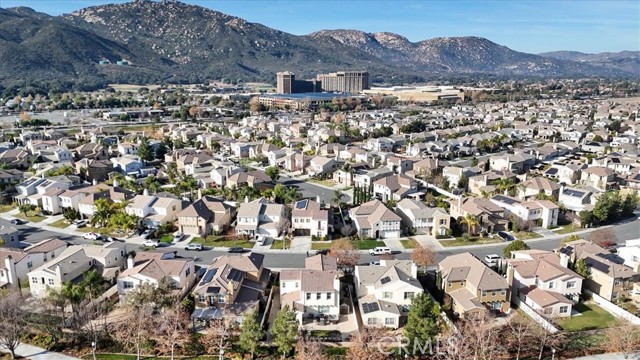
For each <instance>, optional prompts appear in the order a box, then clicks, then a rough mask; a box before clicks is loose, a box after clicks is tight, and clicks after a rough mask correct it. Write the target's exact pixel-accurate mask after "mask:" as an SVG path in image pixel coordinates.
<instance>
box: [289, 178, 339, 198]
mask: <svg viewBox="0 0 640 360" xmlns="http://www.w3.org/2000/svg"><path fill="white" fill-rule="evenodd" d="M278 182H280V183H282V184H284V185H286V186H295V187H297V188H298V190H299V191H300V193H301V194H302V197H303V198H310V199H314V200H315V199H316V198H317V197H318V196H319V197H320V200H321V201H324V202H325V204H329V203H331V199H333V193H334V191H335V190H332V189H328V188H325V187H322V186H318V185H317V184H314V183H312V182H309V181H305V180H297V179H288V178H282V177H281V178H280V180H278ZM342 201H343V202H346V203H348V202H349V201H351V196H350V195H349V194H347V193H344V197H343V198H342Z"/></svg>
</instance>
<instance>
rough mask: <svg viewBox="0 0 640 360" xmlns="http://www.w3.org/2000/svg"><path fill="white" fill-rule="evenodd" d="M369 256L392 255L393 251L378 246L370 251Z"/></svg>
mask: <svg viewBox="0 0 640 360" xmlns="http://www.w3.org/2000/svg"><path fill="white" fill-rule="evenodd" d="M369 254H371V255H374V256H375V255H387V254H391V249H390V248H388V247H386V246H378V247H375V248H373V249H371V250H369Z"/></svg>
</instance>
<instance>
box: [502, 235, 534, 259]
mask: <svg viewBox="0 0 640 360" xmlns="http://www.w3.org/2000/svg"><path fill="white" fill-rule="evenodd" d="M529 249H530V247H529V245H527V243H526V242H524V241H522V240H514V241H512V242H510V243H509V245H507V246H505V247H504V248H503V249H502V253H503V254H504V257H505V258H507V259H509V258H511V252H512V251H518V250H529Z"/></svg>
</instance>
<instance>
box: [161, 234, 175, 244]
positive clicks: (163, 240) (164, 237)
mask: <svg viewBox="0 0 640 360" xmlns="http://www.w3.org/2000/svg"><path fill="white" fill-rule="evenodd" d="M159 240H160V242H161V243H166V244H171V243H172V242H173V234H164V235H162V236H161V237H160V239H159Z"/></svg>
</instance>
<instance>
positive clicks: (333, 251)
mask: <svg viewBox="0 0 640 360" xmlns="http://www.w3.org/2000/svg"><path fill="white" fill-rule="evenodd" d="M329 250H330V252H329V254H330V255H331V256H333V257H335V258H336V259H337V263H338V266H339V267H341V268H352V267H354V266H356V265H357V264H358V261H359V260H360V253H359V252H358V250H356V249H355V247H354V246H353V244H351V242H350V241H349V240H347V239H340V240H336V241H334V242H333V244H331V248H330V249H329Z"/></svg>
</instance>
